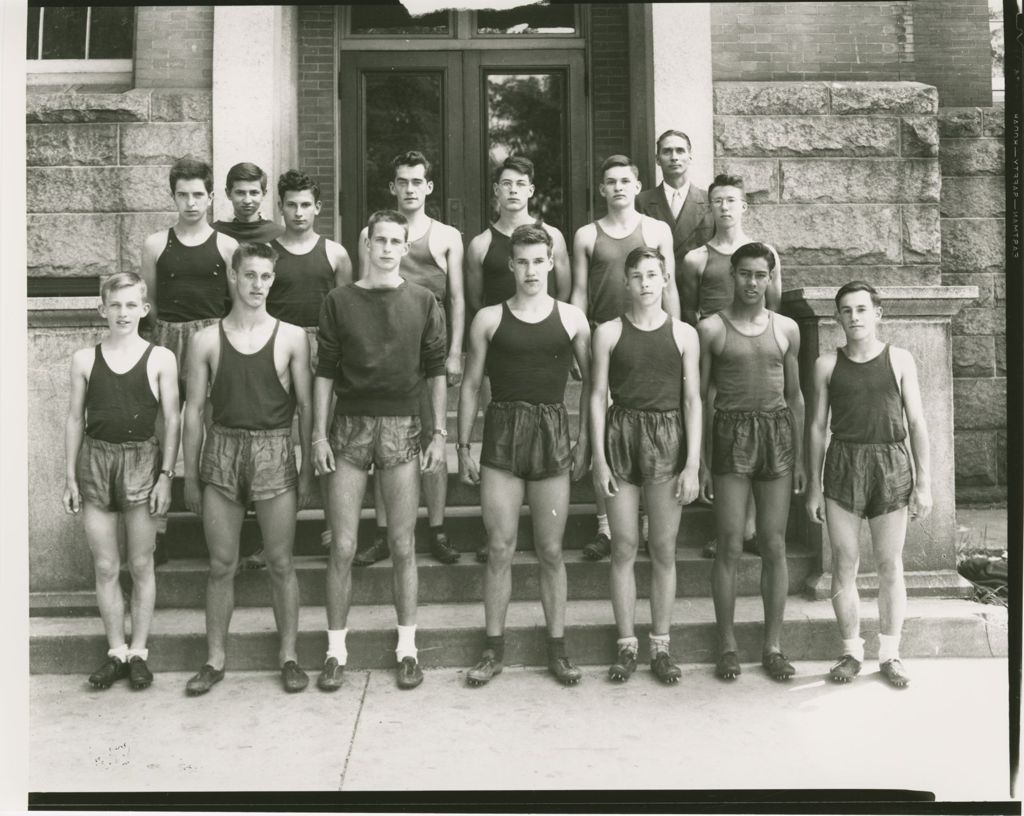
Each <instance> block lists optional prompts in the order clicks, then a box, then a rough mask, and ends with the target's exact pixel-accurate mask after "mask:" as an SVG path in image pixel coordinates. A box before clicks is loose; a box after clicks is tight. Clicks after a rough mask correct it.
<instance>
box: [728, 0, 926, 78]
mask: <svg viewBox="0 0 1024 816" xmlns="http://www.w3.org/2000/svg"><path fill="white" fill-rule="evenodd" d="M911 5H912V3H910V2H907V0H903V2H881V3H877V2H876V3H870V2H868V3H861V2H837V3H830V2H813V3H712V5H711V54H712V60H713V72H714V79H715V80H716V81H728V80H740V79H746V80H800V79H814V80H844V79H849V80H865V81H866V80H889V81H891V80H901V79H903V80H906V79H914V78H915V77H914V64H913V62H914V28H913V16H912V13H911V10H910V7H911Z"/></svg>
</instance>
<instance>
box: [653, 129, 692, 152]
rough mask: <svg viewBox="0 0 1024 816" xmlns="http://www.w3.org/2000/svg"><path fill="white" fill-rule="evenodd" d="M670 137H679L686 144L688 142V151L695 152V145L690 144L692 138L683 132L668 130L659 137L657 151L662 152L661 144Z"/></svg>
mask: <svg viewBox="0 0 1024 816" xmlns="http://www.w3.org/2000/svg"><path fill="white" fill-rule="evenodd" d="M669 136H678V137H679V138H680V139H682V140H683V141H684V142H686V149H687V150H693V145H692V144H691V143H690V137H689V136H687V135H686V134H685V133H683V132H682V131H681V130H666V131H665V132H664V133H662V134H661V135H660V136H659V137H658V142H657V147H656V148H655V150H658V151H660V150H661V143H662V142H663V141H665V139H667V138H668V137H669Z"/></svg>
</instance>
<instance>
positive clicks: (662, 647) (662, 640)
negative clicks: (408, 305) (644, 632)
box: [650, 633, 669, 660]
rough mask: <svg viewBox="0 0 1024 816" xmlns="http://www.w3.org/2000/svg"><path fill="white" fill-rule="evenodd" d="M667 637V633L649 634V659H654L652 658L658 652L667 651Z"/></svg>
mask: <svg viewBox="0 0 1024 816" xmlns="http://www.w3.org/2000/svg"><path fill="white" fill-rule="evenodd" d="M668 639H669V636H668V635H655V634H653V633H652V634H651V636H650V646H651V660H654V658H656V657H657V656H658V652H669V648H668Z"/></svg>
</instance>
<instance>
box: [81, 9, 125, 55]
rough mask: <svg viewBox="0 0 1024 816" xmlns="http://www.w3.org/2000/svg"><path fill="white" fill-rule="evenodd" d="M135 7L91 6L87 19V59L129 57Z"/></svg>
mask: <svg viewBox="0 0 1024 816" xmlns="http://www.w3.org/2000/svg"><path fill="white" fill-rule="evenodd" d="M134 27H135V9H134V8H133V7H131V6H93V7H92V16H91V17H90V19H89V59H130V58H131V56H132V29H133V28H134Z"/></svg>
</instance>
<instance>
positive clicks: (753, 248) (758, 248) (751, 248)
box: [729, 241, 775, 272]
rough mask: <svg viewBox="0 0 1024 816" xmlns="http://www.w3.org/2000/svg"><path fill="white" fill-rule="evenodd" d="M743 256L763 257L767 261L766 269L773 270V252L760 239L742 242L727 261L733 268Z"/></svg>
mask: <svg viewBox="0 0 1024 816" xmlns="http://www.w3.org/2000/svg"><path fill="white" fill-rule="evenodd" d="M745 258H763V259H764V260H766V261H767V262H768V271H769V272H774V271H775V253H774V252H772V249H771V247H770V246H768V244H762V243H761V242H760V241H751V242H750V243H749V244H744V245H743V246H741V247H740V248H739V249H737V250H736V251H735V252H734V253H732V257H731V258H730V259H729V263H730V264H731V265H732V268H733V269H735V268H736V267H737V266H739V263H740V261H742V260H744V259H745Z"/></svg>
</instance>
